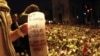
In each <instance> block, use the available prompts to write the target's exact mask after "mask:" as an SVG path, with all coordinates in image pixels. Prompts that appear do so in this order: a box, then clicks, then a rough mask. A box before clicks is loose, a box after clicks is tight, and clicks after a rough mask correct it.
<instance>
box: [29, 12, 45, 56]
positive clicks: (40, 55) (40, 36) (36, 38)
mask: <svg viewBox="0 0 100 56" xmlns="http://www.w3.org/2000/svg"><path fill="white" fill-rule="evenodd" d="M28 36H29V45H30V52H31V56H47V38H46V33H45V15H44V13H42V12H32V13H30V14H29V15H28Z"/></svg>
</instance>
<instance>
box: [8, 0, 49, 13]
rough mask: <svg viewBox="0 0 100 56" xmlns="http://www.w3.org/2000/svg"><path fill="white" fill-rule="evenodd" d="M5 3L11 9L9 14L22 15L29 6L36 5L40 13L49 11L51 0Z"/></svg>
mask: <svg viewBox="0 0 100 56" xmlns="http://www.w3.org/2000/svg"><path fill="white" fill-rule="evenodd" d="M7 2H8V5H9V7H10V8H11V14H14V13H18V14H20V13H22V12H23V11H24V9H25V8H26V7H27V6H28V5H30V4H36V5H38V6H39V8H40V10H41V11H45V10H46V11H47V10H50V9H51V0H7Z"/></svg>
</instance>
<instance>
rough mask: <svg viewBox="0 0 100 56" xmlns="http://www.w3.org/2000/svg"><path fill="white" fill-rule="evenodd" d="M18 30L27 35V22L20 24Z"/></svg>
mask: <svg viewBox="0 0 100 56" xmlns="http://www.w3.org/2000/svg"><path fill="white" fill-rule="evenodd" d="M20 30H21V31H22V32H23V34H25V35H27V34H28V24H27V23H24V24H22V25H21V26H20Z"/></svg>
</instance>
